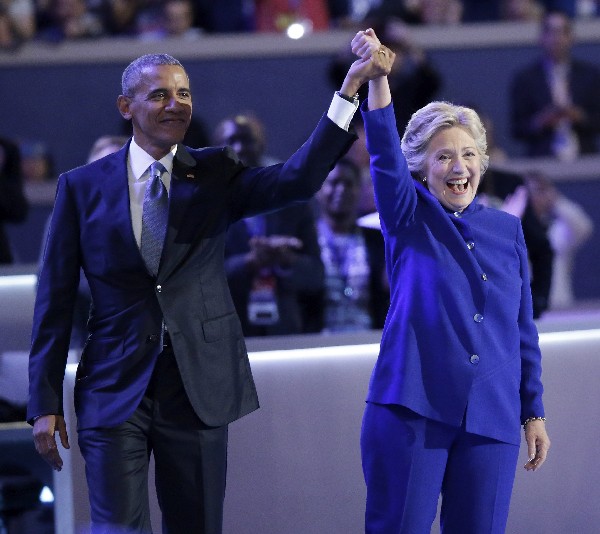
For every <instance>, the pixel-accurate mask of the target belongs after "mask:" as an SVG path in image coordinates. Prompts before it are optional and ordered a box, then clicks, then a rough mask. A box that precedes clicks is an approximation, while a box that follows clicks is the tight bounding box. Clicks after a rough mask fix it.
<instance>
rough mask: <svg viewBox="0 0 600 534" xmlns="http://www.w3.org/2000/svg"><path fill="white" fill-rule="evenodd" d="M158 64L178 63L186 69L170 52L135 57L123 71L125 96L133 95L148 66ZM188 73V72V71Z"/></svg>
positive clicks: (122, 88)
mask: <svg viewBox="0 0 600 534" xmlns="http://www.w3.org/2000/svg"><path fill="white" fill-rule="evenodd" d="M158 65H177V66H178V67H181V68H182V69H183V70H184V71H185V69H184V68H183V65H182V64H181V63H180V62H179V61H178V60H177V59H175V58H174V57H173V56H170V55H169V54H146V55H145V56H140V57H138V58H137V59H134V60H133V61H132V62H131V63H130V64H129V65H127V67H126V68H125V70H124V71H123V76H122V77H121V91H122V92H123V94H124V95H125V96H133V95H134V94H135V91H136V89H137V87H138V85H139V84H140V81H141V79H142V72H143V71H144V69H146V68H148V67H156V66H158ZM186 75H187V73H186Z"/></svg>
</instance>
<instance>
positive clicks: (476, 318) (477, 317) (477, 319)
mask: <svg viewBox="0 0 600 534" xmlns="http://www.w3.org/2000/svg"><path fill="white" fill-rule="evenodd" d="M473 321H475V322H476V323H480V322H481V321H483V315H481V314H480V313H476V314H475V315H473Z"/></svg>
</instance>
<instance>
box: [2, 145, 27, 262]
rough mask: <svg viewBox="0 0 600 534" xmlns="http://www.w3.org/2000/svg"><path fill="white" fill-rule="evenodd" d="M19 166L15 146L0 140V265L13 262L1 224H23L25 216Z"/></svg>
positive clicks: (17, 149) (25, 202)
mask: <svg viewBox="0 0 600 534" xmlns="http://www.w3.org/2000/svg"><path fill="white" fill-rule="evenodd" d="M20 165H21V157H20V153H19V148H18V147H17V145H15V144H14V143H13V142H11V141H9V140H8V139H3V138H0V264H1V263H12V262H13V255H12V252H11V249H10V243H9V241H8V236H7V235H6V232H5V231H4V228H3V226H2V225H3V223H5V222H11V223H18V222H23V221H24V220H25V217H26V216H27V211H28V203H27V199H26V198H25V195H24V194H23V184H22V183H21V169H20Z"/></svg>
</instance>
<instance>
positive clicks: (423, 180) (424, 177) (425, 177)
mask: <svg viewBox="0 0 600 534" xmlns="http://www.w3.org/2000/svg"><path fill="white" fill-rule="evenodd" d="M421 181H422V182H423V183H424V184H426V183H427V176H423V178H421Z"/></svg>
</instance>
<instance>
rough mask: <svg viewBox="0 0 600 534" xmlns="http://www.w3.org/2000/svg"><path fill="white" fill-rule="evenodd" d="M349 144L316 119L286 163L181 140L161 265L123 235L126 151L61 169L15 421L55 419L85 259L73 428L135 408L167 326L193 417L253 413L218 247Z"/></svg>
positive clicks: (107, 421) (307, 183)
mask: <svg viewBox="0 0 600 534" xmlns="http://www.w3.org/2000/svg"><path fill="white" fill-rule="evenodd" d="M353 140H354V136H353V135H352V134H349V133H348V132H345V131H343V130H342V129H340V128H339V127H338V126H336V125H335V124H333V123H332V122H331V121H330V120H329V119H328V118H326V117H324V118H323V119H322V120H321V121H320V123H319V125H318V126H317V128H316V130H315V131H314V132H313V134H312V135H311V137H310V138H309V140H308V141H307V142H306V143H305V144H304V145H303V146H302V147H301V148H300V149H299V150H298V151H297V152H296V153H295V154H294V155H293V156H292V157H291V158H290V159H289V160H288V161H287V162H286V163H285V164H279V165H275V166H272V167H267V168H258V169H251V168H246V167H244V166H243V165H242V164H241V163H240V162H239V160H238V159H237V158H236V157H235V156H234V155H233V152H232V151H231V150H230V149H226V148H205V149H201V150H192V149H189V148H187V147H184V146H182V145H180V146H179V147H178V149H177V155H176V157H175V160H174V162H173V175H172V181H171V189H170V193H169V227H168V230H167V236H166V240H165V247H164V250H163V257H162V260H161V264H160V268H159V273H158V276H157V278H156V279H155V278H153V277H152V276H151V275H150V274H149V273H148V271H147V269H146V267H145V265H144V262H143V260H142V257H141V254H140V252H139V249H138V247H137V244H136V242H135V238H134V235H133V231H132V224H131V216H130V206H129V198H128V193H127V192H128V186H127V153H128V145H127V146H126V147H124V148H123V149H122V150H120V151H119V152H116V153H114V154H111V155H109V156H107V157H105V158H103V159H101V160H98V161H96V162H94V163H91V164H89V165H86V166H84V167H80V168H78V169H75V170H73V171H70V172H67V173H65V174H63V175H61V176H60V178H59V182H58V190H57V195H56V201H55V206H54V213H53V216H52V221H51V224H50V230H49V234H48V245H47V247H46V252H45V257H44V261H43V266H42V269H41V272H40V281H39V287H38V293H37V298H36V305H35V314H34V321H33V334H32V347H31V354H30V396H29V405H28V412H27V417H28V419H29V420H31V418H33V417H34V416H36V415H41V414H62V413H63V406H62V402H63V392H62V379H63V374H64V370H65V364H66V359H67V350H68V346H69V335H70V328H71V321H72V315H73V306H74V302H75V300H76V294H77V287H78V281H79V269H80V266H82V267H83V270H84V272H85V275H86V277H87V279H88V282H89V286H90V291H91V296H92V300H93V305H92V311H91V316H90V322H89V330H90V337H89V339H88V341H87V343H86V345H85V347H84V349H83V353H82V357H81V361H80V363H79V367H78V370H77V375H76V385H75V409H76V413H77V417H78V427H79V428H80V429H82V428H91V427H98V426H101V427H110V426H115V425H118V424H120V423H121V422H123V421H125V420H126V419H127V418H128V417H129V416H130V415H131V414H132V413H133V411H134V410H135V408H136V407H137V406H138V404H139V402H140V400H141V398H142V396H143V394H144V391H145V390H146V387H147V384H148V382H149V380H150V377H151V374H152V371H153V368H154V363H155V361H156V358H157V357H158V355H159V353H160V352H161V351H162V345H161V343H160V332H161V323H162V320H163V317H164V321H165V323H166V325H167V327H168V330H169V333H170V337H171V341H172V345H173V350H174V353H175V357H176V359H177V364H178V366H179V370H180V373H181V377H182V380H183V384H184V387H185V390H186V392H187V395H188V397H189V399H190V402H191V404H192V406H193V408H194V410H195V412H196V413H197V415H198V417H199V418H200V419H201V420H202V421H203V422H204V423H206V424H207V425H211V426H220V425H224V424H227V423H229V422H231V421H233V420H235V419H237V418H239V417H242V416H243V415H245V414H247V413H249V412H250V411H252V410H254V409H256V408H257V407H258V400H257V395H256V390H255V386H254V382H253V379H252V374H251V371H250V365H249V361H248V356H247V353H246V347H245V343H244V339H243V336H242V330H241V326H240V322H239V319H238V317H237V315H236V313H235V309H234V306H233V302H232V299H231V296H230V294H229V288H228V286H227V280H226V276H225V269H224V265H223V263H224V259H223V251H224V246H225V235H226V232H227V228H228V227H229V225H230V224H232V223H233V222H235V221H237V220H239V219H241V218H242V217H247V216H251V215H254V214H256V213H259V212H264V211H267V210H271V209H276V208H280V207H283V206H285V205H287V204H289V203H291V202H294V201H297V200H306V199H308V198H310V196H311V195H313V194H314V193H315V192H316V191H317V190H318V189H319V188H320V186H321V183H322V182H323V180H324V179H325V177H326V176H327V174H328V173H329V171H330V170H331V168H332V167H333V165H334V163H335V161H336V160H337V158H338V157H339V156H340V155H342V154H343V153H344V152H345V151H346V150H347V148H348V146H349V144H350V143H351V142H352V141H353Z"/></svg>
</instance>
